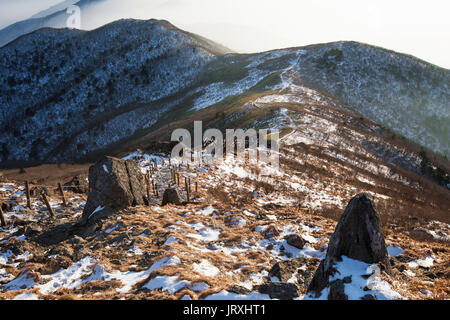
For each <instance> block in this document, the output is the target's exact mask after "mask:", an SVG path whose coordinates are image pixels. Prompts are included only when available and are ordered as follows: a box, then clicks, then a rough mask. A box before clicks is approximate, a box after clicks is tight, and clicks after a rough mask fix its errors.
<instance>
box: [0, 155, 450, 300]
mask: <svg viewBox="0 0 450 320" xmlns="http://www.w3.org/2000/svg"><path fill="white" fill-rule="evenodd" d="M289 149H291V147H287V149H284V148H282V149H281V150H280V155H281V157H282V158H284V157H285V158H292V159H296V160H297V161H303V162H307V161H309V160H308V159H307V157H305V158H303V159H302V158H301V157H300V156H299V154H298V153H295V155H294V154H292V152H289ZM291 150H294V151H295V148H294V149H291ZM126 159H133V160H135V161H137V162H138V163H139V165H140V166H141V168H142V171H143V173H144V172H146V171H147V169H148V166H149V165H150V164H151V163H153V162H154V161H156V162H157V164H158V171H157V173H156V174H155V176H154V178H155V180H156V181H160V182H161V185H163V182H164V181H167V180H168V177H170V170H169V168H168V165H169V161H168V157H167V156H166V155H147V154H145V152H142V151H136V152H135V153H132V154H130V155H129V156H127V157H126ZM297 161H296V162H294V163H297ZM281 163H282V165H281V167H280V168H279V169H273V168H269V167H266V166H264V165H263V164H258V163H256V164H249V163H247V161H245V160H237V161H231V159H226V160H225V161H223V162H219V163H215V164H214V165H211V166H202V167H195V166H190V167H189V169H188V168H187V167H186V166H184V165H182V166H181V167H180V168H179V170H180V172H181V173H182V174H183V176H186V177H190V178H191V179H192V181H193V182H194V181H195V182H197V183H198V186H199V190H198V192H197V193H196V194H194V196H195V198H196V199H197V200H199V203H198V204H190V205H186V206H171V205H168V206H165V207H161V206H159V204H158V202H159V201H157V199H153V200H154V204H152V205H150V206H146V207H134V208H129V209H127V210H123V211H122V212H120V213H119V214H118V215H117V216H115V217H112V218H110V219H107V220H106V221H104V223H103V224H102V225H101V226H100V229H99V230H98V231H97V233H96V235H95V236H92V237H90V238H87V239H81V238H77V237H75V238H71V239H68V240H66V241H64V242H62V243H60V244H57V245H53V246H42V245H39V244H37V243H35V242H33V240H32V239H34V238H33V233H30V232H27V228H26V223H25V224H24V223H23V222H22V223H21V224H18V223H17V222H18V221H26V222H27V223H30V224H33V228H35V227H34V226H35V225H39V226H40V227H41V228H43V229H44V230H46V229H49V228H48V227H47V226H46V224H51V225H52V226H54V225H55V224H54V222H51V221H49V218H48V213H47V212H46V209H45V207H44V206H43V204H42V203H41V202H40V201H38V200H34V201H33V207H32V208H33V209H31V210H29V209H26V208H24V203H25V198H24V195H23V194H22V193H20V192H18V191H22V189H23V187H22V186H20V185H18V184H16V183H14V182H5V183H1V184H0V190H1V192H2V195H3V198H4V199H6V202H7V203H8V204H10V209H9V210H6V211H5V218H6V219H7V221H9V222H11V221H13V222H15V225H14V226H8V227H5V228H1V229H0V241H1V252H0V283H1V287H0V290H1V292H0V296H1V297H3V298H6V299H58V298H62V297H69V296H70V297H71V298H74V299H112V298H114V299H143V298H145V299H270V296H269V295H268V294H262V293H260V292H259V291H258V290H259V289H258V288H259V286H260V285H262V284H264V283H267V282H270V281H275V282H277V281H279V279H276V278H274V277H273V276H270V274H269V272H270V270H271V269H272V267H273V266H274V264H275V263H277V262H289V261H293V260H295V259H306V260H305V261H310V264H308V265H305V266H304V269H305V270H306V271H305V272H309V273H312V272H314V269H315V267H316V266H317V265H318V263H319V262H320V259H322V258H324V256H325V253H326V249H327V243H328V237H329V236H330V235H331V233H332V232H333V230H334V227H335V221H334V220H332V219H330V218H327V217H324V216H320V215H318V214H317V213H318V212H319V210H320V208H322V207H324V206H328V205H330V204H332V205H333V206H336V207H338V208H341V209H339V211H342V208H343V206H345V202H346V201H347V200H348V198H346V197H345V196H342V195H341V194H342V193H341V192H337V191H336V188H338V187H339V186H338V185H337V184H335V185H333V187H332V188H327V187H326V186H324V185H323V183H319V182H317V181H315V180H314V179H313V178H308V177H307V176H306V175H305V176H303V175H301V174H297V175H293V174H292V170H295V169H294V168H292V167H291V164H290V163H286V164H283V161H281ZM183 180H184V179H183ZM179 187H180V190H181V193H182V195H183V197H184V196H185V186H184V181H183V182H182V183H181V186H179ZM341 187H342V186H341ZM191 188H192V187H191ZM161 191H163V189H162V188H161ZM356 191H357V190H352V192H356ZM298 192H303V193H302V194H305V193H307V194H308V197H303V196H301V197H300V198H299V195H298ZM343 194H345V193H343ZM50 198H51V202H52V204H53V205H52V207H53V208H54V209H55V211H56V214H57V219H61V220H64V221H76V219H77V218H76V217H78V216H79V215H80V214H81V211H82V208H83V205H84V203H85V200H86V196H85V195H75V194H70V210H63V208H62V207H61V205H60V200H59V198H58V197H57V196H55V195H53V196H51V197H50ZM375 199H376V198H375ZM375 201H376V200H375ZM67 211H68V212H67ZM36 212H37V213H36ZM429 227H430V230H429V232H435V233H436V234H437V233H441V234H445V232H448V231H447V230H448V228H449V226H448V225H447V224H445V223H443V222H439V221H435V222H430V224H429ZM293 234H296V235H299V236H300V237H301V238H302V239H303V240H304V241H305V244H304V246H303V247H302V248H297V247H294V246H292V245H290V244H289V243H287V240H286V236H289V235H293ZM386 241H387V243H388V245H389V247H388V252H389V255H390V256H391V260H392V261H391V263H392V264H393V268H394V270H396V271H395V277H394V278H393V279H384V278H382V277H380V278H373V277H372V278H368V279H364V278H363V277H361V276H362V275H366V274H368V272H369V271H370V269H371V266H370V265H367V264H365V263H362V262H358V261H350V259H347V258H345V257H344V258H343V261H342V262H340V263H339V265H338V270H339V273H338V275H335V277H337V278H342V279H343V278H345V277H347V276H352V278H353V279H357V281H353V282H352V283H351V285H348V286H346V287H345V292H346V294H348V296H349V298H351V299H359V298H361V297H364V296H365V295H372V296H374V297H376V298H377V299H411V298H413V299H416V298H421V299H422V298H434V299H436V298H448V294H449V293H448V285H447V282H446V281H447V280H446V278H445V277H446V276H445V272H446V271H442V270H445V265H446V264H448V245H445V244H440V243H430V242H419V241H415V240H412V239H411V238H409V237H408V235H406V234H402V233H394V232H392V231H389V230H388V232H387V233H386ZM368 270H369V271H368ZM302 277H304V274H303V273H302V275H300V274H297V272H295V273H293V274H292V275H291V278H290V279H289V281H288V282H290V283H296V284H297V285H298V288H299V296H298V297H297V298H296V299H303V298H304V299H311V298H314V297H312V296H305V293H306V286H305V285H302V283H303V282H302V281H303V280H304V279H303V278H302ZM369 285H370V288H371V289H370V290H365V287H367V286H369ZM326 296H327V293H326V292H323V293H322V295H321V296H320V297H318V298H319V299H322V298H324V297H326Z"/></svg>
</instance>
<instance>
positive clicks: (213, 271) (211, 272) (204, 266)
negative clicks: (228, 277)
mask: <svg viewBox="0 0 450 320" xmlns="http://www.w3.org/2000/svg"><path fill="white" fill-rule="evenodd" d="M192 266H193V268H194V271H195V272H198V273H200V274H202V275H204V276H207V277H214V276H216V275H217V274H218V273H220V270H219V269H218V268H217V267H215V266H214V265H212V264H211V263H210V262H209V261H208V260H204V259H203V260H202V261H201V262H200V263H194V264H193V265H192Z"/></svg>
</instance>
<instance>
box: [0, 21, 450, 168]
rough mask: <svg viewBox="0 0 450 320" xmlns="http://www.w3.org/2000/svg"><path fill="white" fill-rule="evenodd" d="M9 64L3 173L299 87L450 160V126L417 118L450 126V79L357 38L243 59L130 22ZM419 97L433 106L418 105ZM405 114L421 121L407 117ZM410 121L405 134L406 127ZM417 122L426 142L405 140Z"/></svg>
mask: <svg viewBox="0 0 450 320" xmlns="http://www.w3.org/2000/svg"><path fill="white" fill-rule="evenodd" d="M87 44H89V46H86V45H87ZM0 62H1V64H2V65H3V66H5V70H7V71H6V72H5V73H4V74H2V76H0V91H1V92H2V96H1V97H0V103H1V105H2V106H3V108H2V110H1V111H2V112H1V114H0V123H2V125H3V126H4V127H6V129H7V130H6V131H5V133H3V135H0V151H1V152H0V154H1V157H2V158H1V160H2V161H1V162H2V165H3V166H11V165H12V166H16V167H17V166H30V165H36V164H40V163H45V162H51V163H52V162H53V163H54V162H61V161H64V162H73V161H77V162H78V161H91V160H92V159H93V157H96V156H99V155H102V154H106V153H108V152H113V153H114V152H117V151H118V150H117V149H115V147H114V148H112V146H113V145H118V146H120V150H121V151H124V150H123V147H124V146H125V147H126V146H127V145H128V144H130V146H131V145H133V146H134V145H135V143H134V142H133V141H141V142H143V143H147V142H149V141H145V140H142V138H143V137H146V136H149V134H150V136H151V133H152V132H153V131H154V132H157V130H158V128H160V127H161V126H162V124H164V125H166V126H169V127H171V126H172V124H171V123H176V121H178V120H179V119H182V118H183V117H186V116H188V115H190V114H196V113H197V112H198V111H200V110H202V109H206V113H208V112H212V111H209V110H213V109H214V110H215V109H217V111H216V112H219V113H220V112H223V110H225V109H227V108H228V107H229V104H228V102H227V101H229V102H231V105H233V104H232V101H233V100H235V99H237V98H239V97H240V96H242V95H244V96H246V95H247V96H251V95H252V94H256V93H257V94H269V93H270V91H271V90H279V89H282V88H283V87H287V88H291V89H292V90H293V91H295V90H296V89H295V88H296V87H298V84H294V83H291V82H292V81H291V80H292V79H294V78H295V79H296V80H295V81H297V82H299V84H300V86H306V87H308V88H310V89H313V90H321V91H322V92H323V93H327V94H329V95H330V96H331V97H333V99H332V100H333V101H335V102H333V103H337V104H340V105H341V107H343V108H346V109H348V110H356V111H358V112H359V113H360V114H361V115H362V116H364V117H365V118H368V119H370V120H373V121H375V122H377V123H380V124H384V125H385V126H386V127H388V128H391V129H393V131H397V134H400V135H403V136H406V137H407V138H410V139H411V138H412V140H414V141H416V142H419V143H420V144H421V145H422V146H427V147H430V148H431V149H433V150H434V151H438V152H443V153H444V154H445V153H446V152H447V154H448V146H445V141H446V140H445V139H446V138H445V137H448V135H446V133H445V130H446V129H445V128H448V126H447V127H446V126H442V128H443V129H440V130H442V132H441V131H436V132H437V133H436V134H435V135H433V134H430V132H431V133H433V132H432V131H431V130H430V128H429V127H427V126H426V125H425V124H426V123H425V124H424V123H422V122H421V121H422V120H423V119H427V118H426V117H424V116H423V115H422V116H421V117H414V116H415V115H416V114H420V112H422V113H423V112H424V110H425V111H426V112H425V116H426V115H427V112H428V113H429V115H431V116H433V117H440V119H441V121H443V123H444V124H445V123H446V122H450V116H449V115H448V114H446V112H447V111H446V110H447V109H446V107H445V106H446V104H447V103H448V101H450V97H449V93H448V92H449V90H448V83H450V73H449V72H448V71H447V70H445V69H443V68H439V67H436V66H434V65H432V64H428V63H426V62H424V61H421V60H420V59H417V58H415V57H412V56H408V55H404V54H398V53H395V52H394V51H390V50H387V49H383V48H379V47H375V46H370V45H367V44H361V43H358V42H354V41H350V42H347V41H346V42H342V41H341V42H332V43H324V44H315V45H309V46H305V47H295V48H287V49H279V50H271V51H267V52H262V53H254V54H237V53H233V52H230V50H229V49H227V48H225V47H223V46H221V45H219V44H216V43H214V42H212V41H209V40H207V39H204V38H203V37H201V36H197V35H195V34H192V33H189V32H185V31H183V30H181V29H179V28H177V27H175V26H174V25H172V24H170V23H169V22H168V21H165V20H155V19H151V20H136V19H121V20H118V21H116V22H113V23H110V24H107V25H105V26H102V27H100V28H97V29H95V30H91V31H78V30H68V29H40V30H38V31H35V32H33V33H30V34H28V35H24V36H22V37H20V38H19V39H16V40H15V41H13V42H12V43H10V44H9V45H7V46H5V47H2V48H0ZM192 62H194V64H192ZM18 66H20V68H22V69H21V70H18V68H19V67H18ZM386 66H388V67H386ZM20 68H19V69H20ZM389 68H392V70H391V69H389ZM408 72H409V73H408ZM404 74H405V75H406V76H405V75H404ZM295 81H294V82H295ZM50 83H54V84H55V85H52V86H50V85H49V84H50ZM417 88H419V89H420V90H421V93H420V94H421V95H423V101H425V107H424V108H422V107H421V106H416V105H415V104H413V103H414V101H415V99H416V98H417V92H418V91H417ZM310 89H309V90H310ZM373 93H376V94H373ZM294 94H295V93H294ZM392 101H394V102H395V103H392ZM239 107H240V108H244V107H243V106H239ZM220 108H225V109H223V110H222V111H220ZM399 108H403V109H405V110H410V111H411V112H409V113H410V114H408V112H407V113H406V115H405V114H402V115H401V117H400V116H399V114H398V110H397V109H399ZM414 108H416V109H417V110H415V109H414ZM421 108H422V109H423V110H422V109H421ZM244 109H245V108H244ZM244 109H242V110H244ZM242 110H241V111H238V112H237V113H235V114H233V115H230V117H240V115H242V114H245V112H244V113H242ZM409 116H411V117H412V119H411V120H410V119H408V121H407V123H406V125H403V124H402V123H398V121H401V119H402V118H405V117H406V118H408V117H409ZM386 119H387V120H388V121H381V120H386ZM55 120H56V121H55ZM256 120H257V119H255V121H256ZM396 121H397V122H396ZM386 122H387V123H386ZM411 124H414V125H415V126H416V127H417V128H419V129H420V130H422V131H423V130H424V129H426V131H425V134H423V135H421V134H422V133H421V131H420V130H419V129H417V130H416V131H411V132H409V131H408V130H406V131H405V130H404V129H405V128H407V129H409V130H410V128H409V126H410V125H411ZM435 124H436V122H435V121H433V122H432V123H431V125H432V127H433V128H434V126H435ZM433 128H431V129H432V130H436V129H433ZM413 129H414V127H413ZM155 130H156V131H155ZM447 130H448V129H447ZM392 135H394V134H392ZM36 137H39V138H36ZM164 137H167V133H164ZM161 138H162V136H159V137H158V136H153V138H152V139H161ZM426 139H432V140H429V141H431V142H433V143H434V144H435V145H434V146H433V143H429V142H427V140H426ZM439 139H441V140H439ZM125 141H128V142H126V143H124V142H125ZM447 143H448V142H447ZM436 146H437V147H436ZM372 147H373V146H372ZM130 148H131V147H130ZM131 150H132V149H129V150H125V151H131ZM383 152H388V151H383ZM388 153H389V152H388ZM417 153H418V152H417ZM90 155H91V156H90ZM441 166H442V165H441ZM444 166H445V165H444ZM416 171H417V170H416Z"/></svg>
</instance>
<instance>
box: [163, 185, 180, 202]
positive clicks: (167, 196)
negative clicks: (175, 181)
mask: <svg viewBox="0 0 450 320" xmlns="http://www.w3.org/2000/svg"><path fill="white" fill-rule="evenodd" d="M182 203H183V201H182V199H181V196H180V192H179V191H178V188H168V189H166V190H164V194H163V199H162V203H161V205H162V206H165V205H166V204H175V205H181V204H182Z"/></svg>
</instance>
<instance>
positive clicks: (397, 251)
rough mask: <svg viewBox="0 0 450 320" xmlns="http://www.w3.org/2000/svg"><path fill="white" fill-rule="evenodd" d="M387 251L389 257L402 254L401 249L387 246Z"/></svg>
mask: <svg viewBox="0 0 450 320" xmlns="http://www.w3.org/2000/svg"><path fill="white" fill-rule="evenodd" d="M387 251H388V253H389V255H390V256H391V257H396V256H398V255H401V254H402V253H403V249H402V248H400V247H397V246H394V245H391V246H388V247H387Z"/></svg>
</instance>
